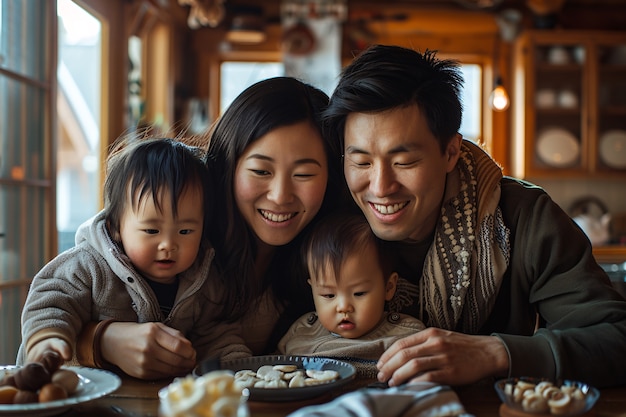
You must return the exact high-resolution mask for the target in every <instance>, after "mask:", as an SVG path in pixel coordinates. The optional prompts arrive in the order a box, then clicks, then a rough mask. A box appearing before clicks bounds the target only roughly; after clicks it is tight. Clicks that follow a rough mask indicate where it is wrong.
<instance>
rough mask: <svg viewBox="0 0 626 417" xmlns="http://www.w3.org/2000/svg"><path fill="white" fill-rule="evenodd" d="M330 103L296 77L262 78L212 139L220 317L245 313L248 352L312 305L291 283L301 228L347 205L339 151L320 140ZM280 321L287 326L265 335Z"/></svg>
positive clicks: (264, 345) (296, 273)
mask: <svg viewBox="0 0 626 417" xmlns="http://www.w3.org/2000/svg"><path fill="white" fill-rule="evenodd" d="M327 103H328V97H327V96H326V94H324V93H323V92H321V91H320V90H317V89H316V88H314V87H311V86H309V85H306V84H304V83H302V82H300V81H298V80H296V79H293V78H287V77H278V78H273V79H268V80H265V81H261V82H259V83H257V84H255V85H253V86H251V87H250V88H248V89H246V90H245V91H244V92H242V93H241V95H240V96H239V97H238V98H237V99H235V101H233V103H232V104H231V106H230V107H229V108H228V110H226V112H225V113H224V115H223V116H222V118H221V119H220V120H219V121H218V122H217V124H216V125H215V126H214V129H213V130H212V133H211V138H210V144H209V150H208V164H209V168H210V170H211V173H212V175H211V178H212V180H213V181H215V183H214V187H215V190H216V195H218V196H220V200H219V201H217V207H216V213H217V214H216V216H215V217H214V220H215V221H214V222H213V225H212V226H213V227H212V228H211V229H210V240H211V242H212V243H213V244H214V245H215V247H216V248H218V249H216V257H217V263H218V265H219V266H220V268H221V273H222V276H223V278H224V285H225V287H226V301H225V303H224V308H223V313H224V316H223V319H225V320H234V319H239V318H242V317H243V320H242V324H243V334H244V338H245V340H246V343H247V345H248V346H249V347H250V348H251V349H252V351H253V353H254V354H263V353H269V352H272V351H273V350H274V348H275V344H276V343H277V340H276V338H277V337H280V336H281V334H282V332H284V331H285V330H286V326H288V324H291V322H292V321H293V320H294V319H295V318H296V317H297V316H298V314H299V313H304V312H306V311H307V310H306V308H307V307H312V305H313V304H312V300H311V299H310V291H309V290H308V288H306V287H305V283H306V282H305V281H306V280H305V279H297V278H298V277H303V276H304V270H303V269H300V268H299V267H298V265H297V261H298V260H299V257H298V254H297V251H298V250H299V245H300V241H301V239H300V238H301V237H302V235H303V233H302V232H303V231H305V230H306V229H307V228H308V226H309V225H310V224H311V222H312V220H314V219H316V218H317V217H318V216H319V215H323V214H324V213H326V212H328V211H329V210H331V209H332V208H333V207H335V206H338V205H340V204H341V202H342V199H341V198H340V196H341V195H344V196H345V197H346V198H345V201H348V199H347V193H346V194H342V193H341V192H340V190H341V189H342V188H341V186H340V184H342V183H343V177H342V174H341V171H340V169H341V160H340V154H339V152H338V151H337V149H336V148H335V146H334V144H332V143H331V142H329V141H327V140H325V139H323V135H322V129H321V126H322V124H321V121H320V114H321V111H322V110H323V109H324V108H325V107H326V105H327ZM290 299H293V300H298V303H297V306H294V305H291V306H290V305H289V300H290ZM304 300H306V302H304ZM285 309H287V311H286V310H285ZM281 313H283V314H281ZM279 316H280V318H281V319H284V323H285V326H284V327H283V326H282V325H281V326H278V328H276V332H275V334H274V335H273V337H270V335H271V333H272V329H273V328H274V325H275V324H276V322H277V321H278V319H279Z"/></svg>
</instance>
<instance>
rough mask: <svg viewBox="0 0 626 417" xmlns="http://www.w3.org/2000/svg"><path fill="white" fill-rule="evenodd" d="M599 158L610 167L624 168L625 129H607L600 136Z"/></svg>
mask: <svg viewBox="0 0 626 417" xmlns="http://www.w3.org/2000/svg"><path fill="white" fill-rule="evenodd" d="M600 158H602V161H603V162H604V163H605V164H607V165H608V166H610V167H611V168H618V169H623V168H626V131H625V130H609V131H607V132H606V133H604V134H603V135H602V136H601V137H600Z"/></svg>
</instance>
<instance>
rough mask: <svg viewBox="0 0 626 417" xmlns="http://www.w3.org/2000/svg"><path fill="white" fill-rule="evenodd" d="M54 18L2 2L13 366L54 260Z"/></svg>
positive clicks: (31, 4) (37, 8) (30, 0)
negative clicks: (30, 307) (37, 278)
mask: <svg viewBox="0 0 626 417" xmlns="http://www.w3.org/2000/svg"><path fill="white" fill-rule="evenodd" d="M55 11H56V3H55V2H49V1H44V2H42V1H36V0H24V1H14V0H0V109H2V111H0V334H1V335H2V337H1V338H0V363H14V362H15V356H16V353H17V348H18V346H19V343H20V312H21V309H22V305H23V303H24V300H25V299H26V294H27V293H28V287H29V284H30V281H31V279H32V277H33V276H34V275H35V274H36V273H37V271H38V270H39V268H41V267H42V266H43V265H44V263H45V262H46V261H47V260H48V259H50V258H51V257H52V256H54V254H55V253H56V233H55V230H54V222H55V220H54V216H55V195H54V177H53V176H54V175H55V169H54V168H55V161H54V159H53V156H54V155H53V153H52V151H51V150H52V149H53V146H52V141H53V137H52V127H51V120H52V114H53V111H54V103H53V100H52V96H51V91H53V90H54V88H53V87H54V83H55V80H54V78H53V77H54V74H55V71H51V68H54V65H55V63H56V57H54V56H53V54H50V53H48V51H56V44H55V42H56V36H53V34H52V30H53V29H54V28H55V27H56V13H55Z"/></svg>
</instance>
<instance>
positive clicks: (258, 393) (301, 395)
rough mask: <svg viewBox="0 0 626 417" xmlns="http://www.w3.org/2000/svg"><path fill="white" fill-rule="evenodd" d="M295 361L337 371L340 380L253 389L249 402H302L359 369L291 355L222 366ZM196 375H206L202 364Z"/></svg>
mask: <svg viewBox="0 0 626 417" xmlns="http://www.w3.org/2000/svg"><path fill="white" fill-rule="evenodd" d="M278 364H293V365H296V366H297V367H298V368H301V369H316V370H334V371H337V372H339V379H338V380H336V381H333V382H329V383H327V384H320V385H312V386H310V387H300V388H249V391H250V397H249V401H268V402H269V401H272V402H275V401H300V400H304V399H307V398H314V397H317V396H319V395H322V394H324V393H326V392H329V391H332V390H336V389H337V388H339V387H341V386H343V385H345V384H347V383H348V382H350V381H352V380H353V379H354V378H355V375H356V369H355V368H354V366H352V365H350V364H349V363H346V362H342V361H339V360H336V359H331V358H321V357H312V356H311V357H307V356H289V355H269V356H252V357H250V358H241V359H234V360H231V361H225V362H222V369H230V370H233V371H235V372H236V371H240V370H242V369H250V370H252V371H255V372H256V371H257V369H259V367H261V366H262V365H278ZM193 373H194V375H202V374H203V373H204V371H203V370H202V364H200V365H198V367H197V368H196V369H194V372H193Z"/></svg>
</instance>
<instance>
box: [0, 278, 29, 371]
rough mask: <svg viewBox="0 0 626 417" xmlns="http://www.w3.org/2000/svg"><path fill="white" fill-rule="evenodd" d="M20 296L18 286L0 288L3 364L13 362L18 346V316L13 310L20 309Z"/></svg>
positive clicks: (0, 352)
mask: <svg viewBox="0 0 626 417" xmlns="http://www.w3.org/2000/svg"><path fill="white" fill-rule="evenodd" d="M22 297H23V295H22V293H21V291H20V290H19V289H18V288H14V287H10V288H6V289H0V334H1V335H2V340H0V363H2V364H3V365H4V364H12V363H15V358H16V356H17V349H18V348H19V346H20V320H19V317H20V316H19V314H18V315H16V314H15V312H19V311H21V310H22V303H23V298H22ZM16 318H17V319H16Z"/></svg>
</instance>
